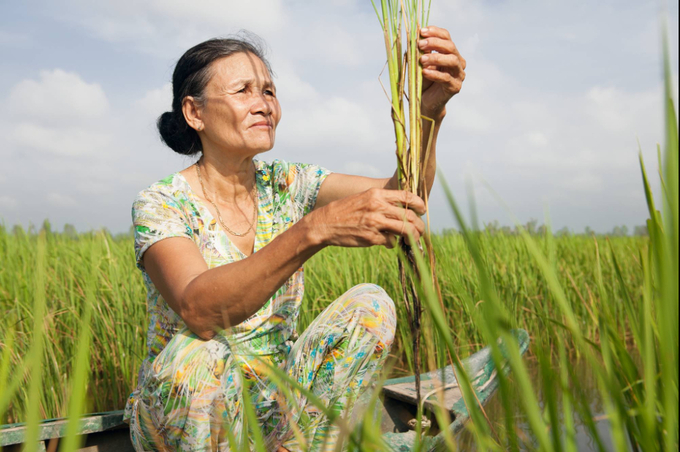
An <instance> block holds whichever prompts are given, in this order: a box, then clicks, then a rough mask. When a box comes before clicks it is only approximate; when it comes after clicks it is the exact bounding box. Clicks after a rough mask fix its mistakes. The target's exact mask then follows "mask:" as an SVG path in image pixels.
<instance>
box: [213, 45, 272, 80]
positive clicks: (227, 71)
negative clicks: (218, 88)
mask: <svg viewBox="0 0 680 452" xmlns="http://www.w3.org/2000/svg"><path fill="white" fill-rule="evenodd" d="M212 66H213V68H212V69H213V76H212V79H213V80H214V81H215V82H217V83H219V84H221V85H224V84H231V83H237V82H239V81H244V80H248V81H255V82H259V83H262V84H271V83H272V80H271V76H270V75H269V70H268V69H267V66H266V65H265V64H264V62H263V61H262V60H261V59H259V58H258V57H257V56H256V55H253V54H252V53H243V52H239V53H235V54H233V55H229V56H228V57H224V58H220V59H219V60H216V61H214V62H213V63H212Z"/></svg>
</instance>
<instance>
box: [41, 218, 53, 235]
mask: <svg viewBox="0 0 680 452" xmlns="http://www.w3.org/2000/svg"><path fill="white" fill-rule="evenodd" d="M40 232H44V233H45V234H47V235H52V224H51V223H50V220H48V219H47V218H45V221H43V224H42V226H41V227H40Z"/></svg>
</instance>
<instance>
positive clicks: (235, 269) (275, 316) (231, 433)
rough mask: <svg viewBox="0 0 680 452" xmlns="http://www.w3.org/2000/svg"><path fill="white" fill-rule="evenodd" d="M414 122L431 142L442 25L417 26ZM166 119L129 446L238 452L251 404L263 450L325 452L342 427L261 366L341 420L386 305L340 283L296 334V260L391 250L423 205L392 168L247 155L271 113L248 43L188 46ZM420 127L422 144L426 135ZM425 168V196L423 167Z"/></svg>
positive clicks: (263, 138) (264, 139) (447, 65)
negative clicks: (329, 251) (337, 167)
mask: <svg viewBox="0 0 680 452" xmlns="http://www.w3.org/2000/svg"><path fill="white" fill-rule="evenodd" d="M422 37H423V40H422V42H421V45H420V47H421V49H422V50H423V52H424V55H423V57H422V64H423V66H424V77H425V79H426V83H425V86H424V88H423V97H422V100H423V104H422V105H423V107H422V108H423V115H426V116H428V117H430V118H434V120H435V122H434V125H433V127H434V128H435V130H434V136H435V137H436V133H437V130H438V129H439V127H440V125H441V123H442V120H443V119H444V116H445V113H446V110H445V105H446V103H447V101H448V100H449V99H450V98H451V97H452V96H453V95H454V94H456V93H457V92H458V91H459V90H460V88H461V84H462V81H463V79H464V77H465V73H464V69H465V60H464V59H463V58H462V57H461V56H460V54H459V53H458V51H457V49H456V47H455V45H454V44H453V42H452V41H451V39H450V37H449V34H448V33H447V31H446V30H444V29H441V28H437V27H428V28H425V29H423V30H422ZM172 82H173V95H174V99H173V102H172V111H171V112H167V113H164V114H163V115H162V116H161V117H160V118H159V120H158V128H159V130H160V134H161V137H162V139H163V141H164V142H165V143H166V144H167V145H168V146H169V147H170V148H172V149H173V150H174V151H175V152H178V153H180V154H183V155H189V156H193V155H199V156H200V158H199V159H198V161H197V162H196V163H195V164H193V165H191V166H190V167H188V168H186V169H184V170H182V171H180V172H177V173H174V174H172V175H170V176H168V177H167V178H165V179H163V180H161V181H159V182H156V183H155V184H153V185H151V186H150V187H149V188H147V189H145V190H143V191H142V192H141V193H139V195H138V196H137V198H136V199H135V201H134V204H133V209H132V215H133V221H134V225H135V252H136V258H137V265H138V267H139V268H140V270H141V271H142V273H143V276H144V281H145V283H146V286H147V290H148V298H147V304H148V314H149V322H150V324H149V331H148V335H147V341H148V356H147V357H146V359H145V360H144V362H143V363H142V366H141V369H140V371H139V383H138V386H137V388H136V389H135V391H134V392H133V393H132V394H131V395H130V398H129V401H128V404H127V407H126V418H127V419H128V420H129V422H130V427H131V428H130V430H131V435H132V441H133V444H134V446H135V448H136V449H137V450H192V451H194V450H231V449H233V448H237V447H239V445H241V446H243V445H245V447H250V441H251V439H250V438H249V436H250V435H249V433H248V431H247V429H246V428H244V417H245V414H244V392H245V395H248V396H249V399H250V400H251V404H252V407H253V409H254V411H255V414H256V416H257V419H258V422H259V428H260V429H261V431H262V433H263V435H264V440H265V443H266V444H265V447H266V449H267V450H277V449H278V450H290V451H293V450H300V449H305V450H328V449H333V448H334V447H335V446H336V445H337V444H336V443H337V441H338V436H339V435H338V432H337V431H336V428H335V427H334V425H333V424H332V423H330V422H329V421H328V419H327V418H326V416H324V415H323V414H322V411H321V410H319V408H318V407H316V406H314V405H313V404H311V403H309V402H308V401H307V400H306V398H305V397H303V396H302V395H300V393H299V392H296V393H295V394H296V395H295V398H296V400H294V401H292V400H286V397H285V396H284V394H283V392H282V391H280V390H279V389H277V387H276V385H274V384H273V383H272V381H271V379H270V378H269V377H268V375H270V373H269V370H268V366H276V367H278V368H279V369H281V370H283V371H285V372H286V373H287V374H288V375H289V376H290V377H292V378H293V379H294V380H295V381H297V382H298V383H299V384H300V385H301V386H302V387H304V388H306V389H308V390H309V391H311V392H313V393H314V394H315V395H316V396H317V397H318V398H319V399H321V400H322V401H324V403H326V404H328V405H329V406H332V407H333V408H334V409H335V410H337V411H338V412H342V413H343V414H350V413H351V412H352V410H353V408H354V407H355V402H356V401H357V400H358V399H360V398H361V396H362V395H363V394H364V393H366V392H367V391H366V389H367V388H368V387H370V384H371V382H372V381H373V379H374V378H375V377H376V376H377V374H378V373H379V370H380V369H381V368H382V366H383V364H384V362H385V359H386V357H387V355H388V353H389V350H390V346H391V344H392V341H393V338H394V331H395V323H396V316H395V310H394V304H393V302H392V300H391V299H390V297H389V296H388V295H387V294H386V293H385V291H384V290H382V289H381V288H380V287H378V286H375V285H373V284H361V285H359V286H356V287H353V288H351V289H349V290H348V291H347V292H346V293H345V294H343V295H342V296H341V297H340V298H338V299H337V300H335V301H334V302H333V303H331V305H330V306H329V307H328V308H327V309H326V310H325V311H324V312H323V313H321V315H319V317H318V318H316V320H314V322H312V324H311V325H310V326H309V328H308V329H307V330H305V331H304V332H303V333H302V334H300V335H299V337H298V334H297V331H296V322H297V317H298V313H299V309H300V305H301V301H302V296H303V291H304V276H303V268H302V267H303V264H304V263H305V261H307V260H308V259H309V258H310V257H312V256H313V255H314V254H315V253H317V252H319V251H320V250H322V249H323V248H325V247H327V246H344V247H369V246H374V245H383V246H387V247H392V246H393V245H394V243H395V238H396V237H397V236H406V235H407V234H411V235H413V236H415V237H416V238H418V237H419V236H420V234H422V232H423V230H424V224H423V221H422V220H421V219H420V217H419V216H420V215H423V214H424V213H425V206H424V203H423V201H422V200H421V199H420V198H418V197H417V196H415V195H412V194H410V193H408V192H405V191H399V190H397V175H396V174H395V175H394V176H392V177H391V178H386V179H373V178H367V177H359V176H349V175H343V174H331V173H330V172H329V171H327V170H326V169H324V168H321V167H319V166H315V165H310V164H297V163H288V162H285V161H279V160H275V161H274V162H273V163H266V162H264V161H261V160H257V159H255V158H254V157H255V156H257V155H258V154H260V153H263V152H266V151H268V150H270V149H272V147H273V146H274V138H275V134H276V127H277V125H278V124H279V121H280V119H281V106H280V105H279V101H278V100H277V97H276V88H275V86H274V82H273V81H272V76H271V70H270V67H269V64H268V63H267V60H266V59H265V58H264V56H263V54H262V52H261V50H260V49H259V48H258V46H257V45H255V44H253V43H251V42H248V41H245V40H240V39H213V40H209V41H206V42H204V43H201V44H199V45H197V46H195V47H193V48H191V49H189V50H188V51H187V52H186V53H185V54H184V55H183V56H182V57H181V58H180V60H179V61H178V63H177V66H176V68H175V71H174V74H173V80H172ZM429 127H430V125H429V124H428V123H427V122H426V123H425V128H426V129H428V130H425V133H424V136H428V135H429ZM435 166H436V163H435V152H434V147H433V149H432V152H431V153H430V160H429V162H427V168H426V174H427V180H428V188H429V187H431V186H432V183H433V181H434V173H435Z"/></svg>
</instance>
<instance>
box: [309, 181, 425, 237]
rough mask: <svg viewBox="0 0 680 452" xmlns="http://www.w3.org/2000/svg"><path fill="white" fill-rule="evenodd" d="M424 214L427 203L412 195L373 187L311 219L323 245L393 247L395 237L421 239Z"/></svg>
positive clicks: (312, 216)
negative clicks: (421, 216) (422, 216)
mask: <svg viewBox="0 0 680 452" xmlns="http://www.w3.org/2000/svg"><path fill="white" fill-rule="evenodd" d="M424 214H425V202H423V200H422V199H421V198H420V197H418V196H416V195H414V194H413V193H410V192H408V191H400V190H385V189H379V188H371V189H370V190H367V191H365V192H363V193H359V194H356V195H352V196H348V197H346V198H342V199H339V200H337V201H333V202H331V203H329V204H327V205H325V206H324V207H321V208H320V209H317V210H314V211H313V212H311V213H310V214H309V215H308V219H309V220H312V224H313V228H314V232H315V234H318V235H317V237H318V239H319V241H320V242H321V244H323V245H326V246H329V245H330V246H343V247H369V246H374V245H383V246H385V247H387V248H393V247H394V246H395V245H396V236H402V237H408V236H409V235H410V236H411V237H412V238H413V239H414V240H416V241H417V240H418V239H420V236H421V235H422V234H423V233H424V231H425V223H424V222H423V220H421V219H420V217H419V215H424ZM309 217H311V218H309Z"/></svg>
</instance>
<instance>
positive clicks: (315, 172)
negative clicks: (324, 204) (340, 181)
mask: <svg viewBox="0 0 680 452" xmlns="http://www.w3.org/2000/svg"><path fill="white" fill-rule="evenodd" d="M329 174H331V172H330V171H328V170H327V169H326V168H322V167H320V166H317V165H310V164H307V163H291V164H289V165H288V175H287V180H288V187H289V188H288V189H289V191H290V194H291V197H292V198H293V200H294V201H295V203H296V204H297V205H298V206H299V208H300V210H301V212H302V215H303V216H304V215H307V214H308V213H309V212H311V211H312V210H313V209H314V206H315V205H316V197H317V196H318V194H319V189H320V188H321V184H322V183H323V181H324V180H325V179H326V177H328V175H329Z"/></svg>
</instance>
